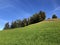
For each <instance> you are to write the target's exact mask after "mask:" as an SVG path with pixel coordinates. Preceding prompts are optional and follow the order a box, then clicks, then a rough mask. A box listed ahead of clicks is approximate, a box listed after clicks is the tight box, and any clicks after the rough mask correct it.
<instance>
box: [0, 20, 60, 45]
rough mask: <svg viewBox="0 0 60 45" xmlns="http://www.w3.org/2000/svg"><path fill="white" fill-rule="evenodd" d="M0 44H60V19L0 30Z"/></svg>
mask: <svg viewBox="0 0 60 45" xmlns="http://www.w3.org/2000/svg"><path fill="white" fill-rule="evenodd" d="M0 45H60V19H49V20H45V21H42V22H39V23H36V24H32V25H29V26H26V27H23V28H15V29H8V30H4V31H0Z"/></svg>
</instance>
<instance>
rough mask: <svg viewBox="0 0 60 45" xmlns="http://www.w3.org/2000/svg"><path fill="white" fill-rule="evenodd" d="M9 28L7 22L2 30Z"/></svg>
mask: <svg viewBox="0 0 60 45" xmlns="http://www.w3.org/2000/svg"><path fill="white" fill-rule="evenodd" d="M9 28H10V26H9V22H8V23H6V24H5V27H4V30H5V29H9Z"/></svg>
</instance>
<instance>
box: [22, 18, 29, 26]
mask: <svg viewBox="0 0 60 45" xmlns="http://www.w3.org/2000/svg"><path fill="white" fill-rule="evenodd" d="M23 23H24V26H27V25H28V20H27V19H26V18H25V19H24V20H23Z"/></svg>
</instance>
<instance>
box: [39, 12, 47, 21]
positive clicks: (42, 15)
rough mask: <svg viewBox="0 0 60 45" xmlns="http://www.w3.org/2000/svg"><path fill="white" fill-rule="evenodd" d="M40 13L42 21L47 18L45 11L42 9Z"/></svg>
mask: <svg viewBox="0 0 60 45" xmlns="http://www.w3.org/2000/svg"><path fill="white" fill-rule="evenodd" d="M38 15H39V17H40V21H43V20H45V18H46V14H45V12H43V11H40V12H39V14H38Z"/></svg>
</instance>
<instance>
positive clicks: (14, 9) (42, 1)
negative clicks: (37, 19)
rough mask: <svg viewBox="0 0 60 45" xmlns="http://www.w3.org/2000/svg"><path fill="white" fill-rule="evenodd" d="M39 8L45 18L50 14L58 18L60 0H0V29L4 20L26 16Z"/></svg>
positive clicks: (10, 20) (59, 14) (9, 20)
mask: <svg viewBox="0 0 60 45" xmlns="http://www.w3.org/2000/svg"><path fill="white" fill-rule="evenodd" d="M40 10H42V11H45V12H46V16H47V18H51V16H52V14H56V15H57V16H58V17H59V18H60V0H0V30H1V29H3V27H4V24H5V23H6V22H12V21H14V20H16V19H23V18H28V17H30V16H32V15H33V14H34V13H36V12H39V11H40Z"/></svg>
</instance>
